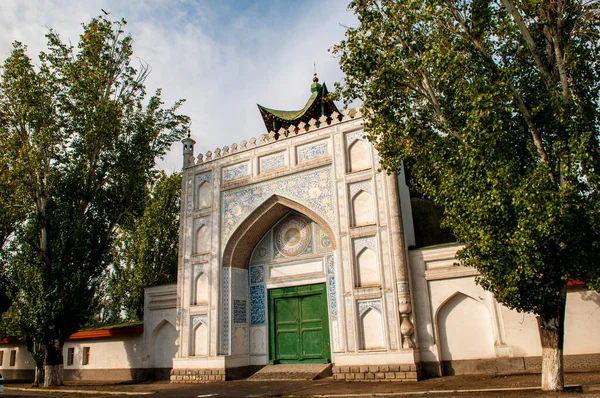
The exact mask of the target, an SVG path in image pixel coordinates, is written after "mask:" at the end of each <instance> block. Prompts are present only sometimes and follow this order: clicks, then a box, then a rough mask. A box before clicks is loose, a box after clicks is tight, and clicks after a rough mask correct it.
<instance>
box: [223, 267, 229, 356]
mask: <svg viewBox="0 0 600 398" xmlns="http://www.w3.org/2000/svg"><path fill="white" fill-rule="evenodd" d="M229 272H230V269H229V268H223V340H222V344H223V353H224V354H228V353H229Z"/></svg>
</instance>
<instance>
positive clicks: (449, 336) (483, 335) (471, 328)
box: [436, 292, 496, 361]
mask: <svg viewBox="0 0 600 398" xmlns="http://www.w3.org/2000/svg"><path fill="white" fill-rule="evenodd" d="M436 319H437V322H436V323H437V328H438V336H439V342H438V343H439V345H440V353H441V356H442V358H441V359H442V360H443V361H449V360H461V359H479V358H494V357H495V356H496V352H495V349H494V332H493V330H492V322H491V318H490V313H489V311H488V309H487V308H486V307H485V306H484V305H483V304H482V303H481V302H479V301H477V300H475V299H474V298H472V297H470V296H468V295H466V294H463V293H461V292H457V293H455V294H454V295H452V296H451V297H450V298H449V299H448V300H446V302H445V303H444V304H443V305H442V306H441V307H440V308H439V309H438V311H437V316H436Z"/></svg>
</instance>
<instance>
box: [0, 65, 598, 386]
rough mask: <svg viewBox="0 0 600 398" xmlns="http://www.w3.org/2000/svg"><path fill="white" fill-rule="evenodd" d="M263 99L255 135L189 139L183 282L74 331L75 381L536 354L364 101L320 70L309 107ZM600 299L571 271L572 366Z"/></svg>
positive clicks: (8, 362)
mask: <svg viewBox="0 0 600 398" xmlns="http://www.w3.org/2000/svg"><path fill="white" fill-rule="evenodd" d="M259 111H260V113H261V115H262V117H263V120H264V122H265V127H266V130H265V131H266V132H268V133H265V134H263V135H261V136H260V137H257V138H249V139H248V140H247V141H242V142H240V143H234V144H231V145H230V146H225V147H223V148H218V149H216V150H214V152H207V153H202V154H196V153H194V144H195V142H194V140H193V139H192V138H190V137H188V138H186V139H184V140H183V162H184V167H183V190H182V198H181V199H182V200H181V204H182V206H181V227H180V238H179V248H180V250H179V267H178V275H177V285H176V286H175V285H166V286H156V287H151V288H147V289H146V294H145V302H144V321H143V323H141V322H139V323H134V324H125V325H115V326H110V327H104V328H100V329H98V330H92V331H81V332H78V333H76V334H74V335H72V336H71V337H70V338H69V339H68V340H67V341H66V343H65V347H64V357H65V358H67V359H66V362H65V365H64V369H65V379H66V380H69V379H78V380H83V379H90V380H113V381H114V380H130V379H145V378H170V379H171V381H173V382H176V383H193V382H206V381H221V380H226V379H227V380H229V379H234V378H240V377H247V376H251V377H254V378H259V379H260V378H270V377H278V376H277V372H278V371H281V372H282V373H286V374H288V375H289V374H290V372H292V373H294V374H302V375H308V377H313V376H314V377H317V376H319V375H320V376H324V375H328V374H331V373H333V377H334V378H335V379H337V380H381V381H388V380H398V381H404V380H418V379H419V378H421V377H429V376H439V375H448V374H461V373H463V374H464V373H495V372H510V371H523V370H531V369H533V370H539V368H540V365H541V345H540V339H539V334H538V330H537V324H536V320H535V318H534V317H533V316H531V315H529V314H519V313H517V312H515V311H511V310H509V309H507V308H506V307H503V306H502V305H500V304H498V303H497V302H496V301H495V300H494V297H493V295H491V294H490V293H488V292H486V291H484V290H483V289H481V287H479V286H477V285H476V284H475V277H476V276H477V272H476V271H475V270H474V269H470V268H464V267H462V266H455V260H454V258H455V253H456V251H457V250H458V249H460V246H459V245H457V244H456V243H452V237H451V236H448V235H447V234H444V233H441V231H440V229H439V219H438V220H436V217H439V212H438V215H437V216H436V211H435V210H434V209H432V208H431V206H430V205H428V203H427V201H425V200H424V199H422V198H415V197H413V198H411V196H410V194H409V190H408V187H407V186H406V184H405V180H404V173H400V174H399V175H387V174H386V173H385V172H382V171H380V170H379V169H380V166H379V158H378V155H377V152H376V151H375V149H374V148H373V146H372V145H371V143H370V142H369V141H368V140H367V139H366V138H365V134H364V131H363V117H362V115H361V110H360V109H359V108H358V109H353V110H346V109H344V110H338V109H337V108H336V106H335V104H334V103H333V102H331V101H330V100H328V98H327V88H326V86H325V85H324V84H323V85H322V84H320V83H319V82H318V80H317V78H316V76H315V78H314V79H313V84H312V86H311V91H310V97H309V100H308V101H307V103H306V105H305V106H304V107H303V108H302V109H301V110H298V111H280V110H274V109H269V108H266V107H263V106H259ZM444 242H446V243H445V244H440V243H444ZM599 303H600V296H599V295H598V294H597V293H594V292H591V291H588V290H586V289H585V288H584V287H582V286H570V287H569V291H568V300H567V309H566V325H565V328H566V331H565V348H564V353H565V367H566V368H567V369H572V368H597V367H599V366H600V354H599V353H600V339H597V338H596V336H595V331H596V330H598V329H599V328H600V311H598V305H599ZM2 357H4V358H5V359H4V360H1V358H2ZM33 363H34V362H33V360H32V358H31V356H30V355H29V353H27V351H26V348H25V345H24V344H23V343H22V342H18V341H14V340H2V341H0V371H1V372H2V374H3V376H4V377H5V378H6V379H7V380H16V379H24V378H25V379H27V377H29V376H28V375H30V376H31V375H33V368H34V365H33ZM299 365H302V366H301V367H299ZM300 368H301V369H300ZM278 369H279V370H278ZM282 369H283V370H282ZM290 369H291V370H290ZM302 369H303V370H302ZM28 372H29V373H28ZM303 372H304V373H303ZM280 376H281V375H280Z"/></svg>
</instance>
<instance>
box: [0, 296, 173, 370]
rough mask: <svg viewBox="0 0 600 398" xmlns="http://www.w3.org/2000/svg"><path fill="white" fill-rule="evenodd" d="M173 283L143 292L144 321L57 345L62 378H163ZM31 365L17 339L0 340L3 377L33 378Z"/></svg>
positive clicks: (168, 359)
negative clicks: (61, 361)
mask: <svg viewBox="0 0 600 398" xmlns="http://www.w3.org/2000/svg"><path fill="white" fill-rule="evenodd" d="M175 288H176V286H175V285H166V286H156V287H151V288H147V289H146V291H145V306H144V322H130V323H125V324H120V325H113V326H107V327H102V328H99V329H92V330H82V331H79V332H77V333H75V334H73V335H72V336H71V337H70V338H69V339H68V340H67V341H66V342H65V344H64V347H63V360H64V364H63V369H64V379H65V380H110V381H128V380H146V379H166V380H168V379H169V374H170V372H171V368H172V367H173V356H174V354H175V340H176V339H177V332H176V330H175V306H176V303H177V296H176V291H175ZM34 369H35V363H34V361H33V358H32V356H31V354H30V353H29V352H28V351H27V348H26V346H25V344H24V343H23V342H22V341H19V340H18V339H4V340H0V373H1V374H2V375H3V376H4V379H5V380H7V381H11V380H33V377H34Z"/></svg>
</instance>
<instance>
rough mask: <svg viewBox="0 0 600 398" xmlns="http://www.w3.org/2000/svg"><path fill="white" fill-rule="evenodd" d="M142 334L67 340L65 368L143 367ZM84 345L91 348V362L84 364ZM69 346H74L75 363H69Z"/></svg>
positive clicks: (64, 350) (64, 349)
mask: <svg viewBox="0 0 600 398" xmlns="http://www.w3.org/2000/svg"><path fill="white" fill-rule="evenodd" d="M142 344H143V337H142V335H135V336H122V337H121V336H120V337H116V338H106V339H93V340H75V341H67V342H66V343H65V345H64V347H63V357H64V368H65V369H66V370H69V369H128V368H129V369H130V368H141V367H142V356H143V353H142ZM83 347H89V348H90V356H89V363H88V364H87V365H83V364H82V354H83ZM69 348H74V349H75V351H74V358H73V365H68V364H67V354H68V352H69Z"/></svg>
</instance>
